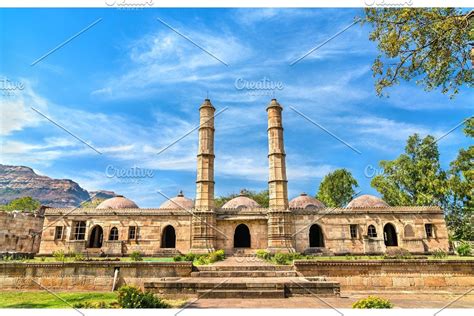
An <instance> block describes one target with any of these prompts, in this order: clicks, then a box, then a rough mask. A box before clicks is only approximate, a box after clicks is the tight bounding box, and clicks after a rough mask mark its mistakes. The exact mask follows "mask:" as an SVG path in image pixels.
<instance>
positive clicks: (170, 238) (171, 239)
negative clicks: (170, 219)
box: [161, 225, 176, 248]
mask: <svg viewBox="0 0 474 316" xmlns="http://www.w3.org/2000/svg"><path fill="white" fill-rule="evenodd" d="M161 248H176V232H175V230H174V227H173V226H171V225H168V226H166V227H165V229H164V230H163V235H162V236H161Z"/></svg>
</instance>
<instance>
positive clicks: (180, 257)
mask: <svg viewBox="0 0 474 316" xmlns="http://www.w3.org/2000/svg"><path fill="white" fill-rule="evenodd" d="M173 261H185V260H184V256H182V255H176V256H174V257H173Z"/></svg>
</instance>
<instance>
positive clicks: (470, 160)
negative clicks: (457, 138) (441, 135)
mask: <svg viewBox="0 0 474 316" xmlns="http://www.w3.org/2000/svg"><path fill="white" fill-rule="evenodd" d="M464 133H465V134H466V136H468V137H471V138H472V137H474V118H473V117H471V118H469V119H468V120H466V123H465V128H464ZM450 167H451V168H450V170H449V176H450V177H449V188H450V192H449V193H450V198H449V204H448V207H447V210H446V211H447V214H446V221H447V224H448V226H449V227H450V228H451V230H452V234H453V238H454V239H456V240H461V239H462V240H474V232H473V227H474V215H473V214H474V201H473V192H474V146H469V148H467V149H461V150H459V154H458V156H457V157H456V159H455V160H454V161H452V162H451V166H450Z"/></svg>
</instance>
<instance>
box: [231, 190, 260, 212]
mask: <svg viewBox="0 0 474 316" xmlns="http://www.w3.org/2000/svg"><path fill="white" fill-rule="evenodd" d="M252 207H260V205H259V204H258V203H257V202H255V201H254V200H252V199H251V198H249V197H248V196H246V195H245V194H244V192H243V191H241V192H240V195H239V196H237V197H235V198H233V199H232V200H230V201H227V203H225V204H224V205H222V208H252Z"/></svg>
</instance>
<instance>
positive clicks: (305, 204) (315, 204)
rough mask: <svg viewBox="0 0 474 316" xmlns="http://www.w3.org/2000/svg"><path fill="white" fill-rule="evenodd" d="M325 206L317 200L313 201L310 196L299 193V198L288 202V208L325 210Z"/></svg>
mask: <svg viewBox="0 0 474 316" xmlns="http://www.w3.org/2000/svg"><path fill="white" fill-rule="evenodd" d="M325 207H326V205H324V204H323V202H321V201H320V200H318V199H315V198H314V197H312V196H308V195H307V194H306V193H301V195H300V196H297V197H295V198H294V199H292V200H291V201H290V208H325Z"/></svg>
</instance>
